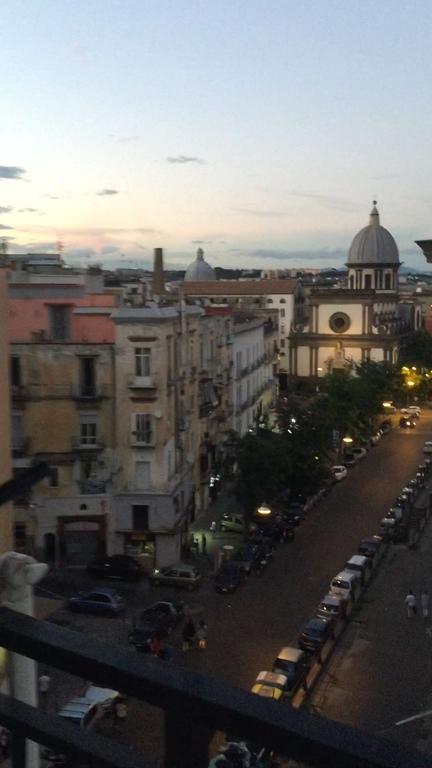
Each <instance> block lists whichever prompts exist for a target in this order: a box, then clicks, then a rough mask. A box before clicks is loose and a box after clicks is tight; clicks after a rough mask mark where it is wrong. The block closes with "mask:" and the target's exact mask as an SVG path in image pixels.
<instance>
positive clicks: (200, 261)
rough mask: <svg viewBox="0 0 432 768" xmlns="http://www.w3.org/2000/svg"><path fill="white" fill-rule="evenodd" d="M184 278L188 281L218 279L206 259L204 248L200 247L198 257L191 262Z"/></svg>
mask: <svg viewBox="0 0 432 768" xmlns="http://www.w3.org/2000/svg"><path fill="white" fill-rule="evenodd" d="M184 279H185V280H187V281H188V282H192V281H199V282H205V281H207V280H216V274H215V271H214V269H213V267H211V266H210V264H207V262H206V261H204V251H203V249H202V248H198V250H197V255H196V259H195V261H193V262H192V264H189V266H188V268H187V270H186V274H185V277H184Z"/></svg>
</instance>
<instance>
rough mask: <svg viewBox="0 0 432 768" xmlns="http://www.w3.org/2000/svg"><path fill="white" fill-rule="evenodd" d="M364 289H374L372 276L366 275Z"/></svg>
mask: <svg viewBox="0 0 432 768" xmlns="http://www.w3.org/2000/svg"><path fill="white" fill-rule="evenodd" d="M364 287H365V289H366V290H369V289H370V288H372V275H365V279H364Z"/></svg>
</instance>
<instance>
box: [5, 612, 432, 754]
mask: <svg viewBox="0 0 432 768" xmlns="http://www.w3.org/2000/svg"><path fill="white" fill-rule="evenodd" d="M0 645H1V646H2V647H4V648H6V649H7V650H10V651H13V652H15V653H18V654H21V655H23V656H27V657H30V658H32V659H35V660H36V661H37V662H39V663H43V664H48V665H50V666H53V667H55V668H56V669H60V670H62V671H64V672H67V673H69V674H72V675H78V676H79V677H81V678H83V679H87V680H92V681H93V682H94V683H95V684H96V685H100V686H105V687H110V688H117V689H119V690H121V691H122V693H124V694H125V695H126V696H130V697H133V698H135V699H138V700H139V701H142V702H147V703H148V704H150V705H152V706H155V707H158V708H159V709H161V710H162V711H163V713H164V721H165V722H164V725H165V728H164V736H163V745H162V746H163V766H164V768H192V767H193V768H207V766H208V759H209V756H208V752H209V746H210V744H211V742H212V739H213V737H214V735H215V733H216V732H217V731H222V732H226V731H229V732H230V733H238V734H241V736H242V737H243V738H244V739H245V740H249V741H251V742H253V743H255V744H256V743H258V744H260V745H262V746H266V747H268V748H270V749H274V750H275V751H276V753H277V754H279V755H281V756H283V757H285V758H289V759H291V760H296V761H298V762H300V763H302V764H305V765H307V766H308V767H309V768H322V766H332V768H359V766H361V767H362V768H407V766H409V768H430V766H431V758H430V756H428V755H425V754H422V753H420V752H417V751H415V750H408V749H405V748H404V747H403V746H402V745H401V744H400V743H397V742H391V741H388V740H387V739H383V738H382V737H376V736H371V735H369V734H367V733H364V732H363V731H359V730H356V729H355V728H352V727H350V726H346V725H342V724H341V723H337V722H333V721H331V720H327V719H326V718H324V717H322V716H320V715H317V714H310V713H309V712H307V711H306V710H302V709H295V708H293V707H290V706H288V705H287V706H282V705H281V704H280V703H278V702H275V701H270V700H267V699H264V698H262V697H261V696H256V695H254V694H252V693H249V692H248V691H244V690H241V689H239V688H233V687H231V686H230V685H228V684H227V683H225V682H220V681H218V680H213V679H211V678H206V677H204V676H203V675H200V674H196V673H192V672H189V671H188V670H187V669H183V668H179V669H178V668H176V667H175V666H174V665H169V664H166V663H165V662H161V661H159V660H157V659H153V658H148V659H147V658H141V657H140V655H139V654H136V653H131V652H130V651H129V650H124V649H123V648H121V647H118V646H114V645H110V644H109V643H107V642H104V643H102V642H100V641H96V640H94V639H92V638H91V637H89V636H88V635H83V634H80V633H78V632H73V631H71V630H69V629H66V628H64V627H59V626H56V625H55V624H51V623H47V622H44V621H39V620H37V619H34V618H31V617H29V616H26V615H24V614H22V613H17V612H16V611H13V610H11V609H9V608H0ZM0 723H1V724H2V725H3V726H4V727H6V728H7V729H9V730H10V731H11V733H12V761H11V762H12V766H13V768H24V766H25V764H26V760H25V738H29V739H32V740H33V741H35V742H37V743H39V744H43V745H44V746H46V747H49V748H50V749H53V750H54V751H56V752H63V753H66V754H68V755H71V756H73V757H74V758H75V759H74V762H75V763H78V764H82V763H85V764H90V765H95V766H105V767H106V768H108V766H109V767H110V768H131V767H132V766H133V768H150V765H155V761H154V760H152V761H151V762H150V759H148V758H147V756H146V757H145V756H144V755H143V754H142V753H141V752H139V751H137V750H136V749H135V748H132V747H130V746H128V745H124V744H120V743H118V742H116V741H113V740H111V739H108V738H106V737H103V736H100V735H98V734H97V733H95V732H94V731H91V730H84V729H77V728H76V726H74V725H72V724H70V723H67V722H64V721H63V720H62V719H61V718H59V717H58V716H57V715H53V714H48V713H47V712H44V711H42V710H40V709H36V708H35V707H31V706H29V705H28V704H24V703H23V702H20V701H18V700H16V699H14V698H13V697H12V696H8V695H6V694H4V693H2V694H0Z"/></svg>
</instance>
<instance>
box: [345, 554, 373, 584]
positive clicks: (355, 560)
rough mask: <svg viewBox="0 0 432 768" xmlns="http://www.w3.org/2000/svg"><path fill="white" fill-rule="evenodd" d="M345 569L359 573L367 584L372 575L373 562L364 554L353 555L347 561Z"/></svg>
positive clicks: (363, 582)
mask: <svg viewBox="0 0 432 768" xmlns="http://www.w3.org/2000/svg"><path fill="white" fill-rule="evenodd" d="M345 571H353V572H354V573H358V574H359V575H360V579H361V582H362V584H365V583H366V582H367V580H368V579H369V576H370V575H371V572H372V563H371V561H370V559H369V558H368V557H365V556H364V555H353V556H352V557H350V559H349V560H348V562H347V563H345Z"/></svg>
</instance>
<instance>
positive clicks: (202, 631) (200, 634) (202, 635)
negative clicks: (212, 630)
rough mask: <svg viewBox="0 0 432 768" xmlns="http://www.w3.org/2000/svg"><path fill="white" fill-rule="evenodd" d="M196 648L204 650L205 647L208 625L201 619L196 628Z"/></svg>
mask: <svg viewBox="0 0 432 768" xmlns="http://www.w3.org/2000/svg"><path fill="white" fill-rule="evenodd" d="M196 636H197V640H198V648H201V649H202V650H205V649H206V647H207V637H208V627H207V624H206V623H205V621H204V620H203V619H201V621H200V622H199V625H198V629H197V633H196Z"/></svg>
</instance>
